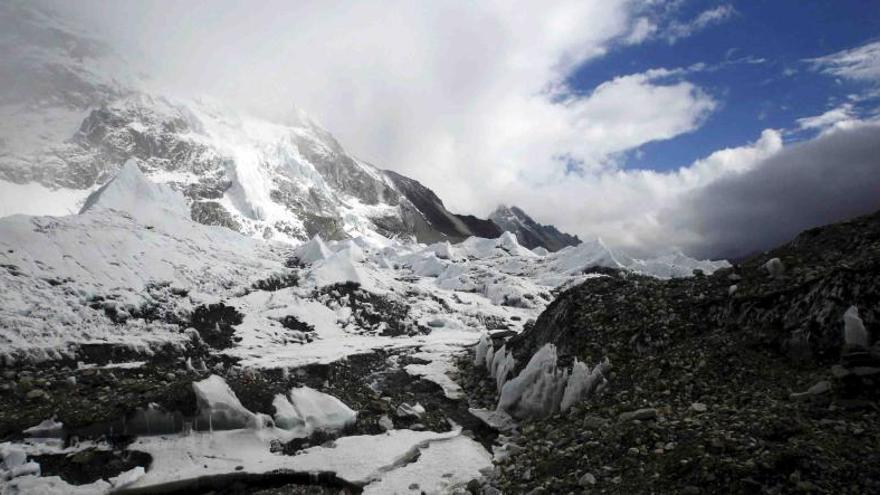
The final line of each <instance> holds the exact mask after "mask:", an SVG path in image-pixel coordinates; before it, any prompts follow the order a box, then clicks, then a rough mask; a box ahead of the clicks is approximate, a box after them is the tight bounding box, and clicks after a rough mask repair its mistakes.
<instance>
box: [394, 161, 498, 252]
mask: <svg viewBox="0 0 880 495" xmlns="http://www.w3.org/2000/svg"><path fill="white" fill-rule="evenodd" d="M384 173H385V175H386V176H387V177H388V178H389V179H390V180H391V182H392V183H393V184H394V186H395V187H396V188H397V189H398V190H399V191H400V192H401V193H402V194H403V195H404V196H405V197H406V199H408V200H409V202H410V203H411V204H412V205H413V206H414V208H413V209H410V210H409V211H408V213H409V215H408V217H409V218H406V220H408V221H409V223H410V224H411V225H413V227H415V228H416V232H415V234H416V237H417V238H418V239H419V240H420V241H422V242H434V241H438V240H443V239H444V238H445V239H448V240H452V241H459V240H462V239H465V238H467V237H471V236H476V237H486V238H495V237H498V236H500V235H501V233H502V232H503V231H502V230H500V229H499V228H498V226H497V225H495V224H494V223H493V222H492V221H490V220H482V219H479V218H476V217H474V216H471V215H456V214H454V213H451V212H450V211H449V210H447V209H446V207H445V206H444V205H443V200H441V199H440V198H439V197H437V195H436V194H434V191H432V190H430V189H428V188H427V187H425V186H424V185H422V184H421V183H420V182H419V181H417V180H414V179H410V178H409V177H405V176H403V175H400V174H398V173H396V172H392V171H390V170H385V172H384ZM418 217H421V218H418ZM431 230H435V231H437V233H439V234H441V235H440V236H437V235H436V233H434V232H431Z"/></svg>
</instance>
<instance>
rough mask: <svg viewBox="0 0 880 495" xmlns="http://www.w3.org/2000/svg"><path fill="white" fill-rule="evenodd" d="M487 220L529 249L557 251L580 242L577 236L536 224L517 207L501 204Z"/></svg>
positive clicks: (549, 226) (550, 226)
mask: <svg viewBox="0 0 880 495" xmlns="http://www.w3.org/2000/svg"><path fill="white" fill-rule="evenodd" d="M489 219H490V220H492V221H493V222H495V224H496V225H498V227H499V228H501V230H505V231H508V232H512V233H513V234H514V235H516V238H517V240H518V241H519V243H520V244H521V245H522V246H525V247H527V248H529V249H534V248H537V247H543V248H545V249H547V250H549V251H558V250H560V249H562V248H564V247H566V246H574V245H577V244H580V242H581V241H580V239H578V238H577V236H573V235H570V234H566V233H564V232H560V231H559V230H558V229H557V228H556V227H554V226H552V225H542V224H540V223H538V222H536V221H535V220H534V219H533V218H532V217H530V216H529V215H528V214H527V213H526V212H525V211H523V210H522V208H519V207H517V206H513V205H510V206H508V205H504V204H501V205H499V206H498V207H497V208H496V209H495V211H494V212H492V214H491V215H489Z"/></svg>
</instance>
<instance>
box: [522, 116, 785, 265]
mask: <svg viewBox="0 0 880 495" xmlns="http://www.w3.org/2000/svg"><path fill="white" fill-rule="evenodd" d="M781 149H783V144H782V136H781V134H780V133H779V132H778V131H774V130H766V131H764V132H763V133H762V134H761V136H760V138H759V139H758V140H757V141H755V142H754V143H750V144H747V145H744V146H740V147H735V148H728V149H723V150H719V151H716V152H714V153H712V154H710V155H709V156H707V157H705V158H703V159H700V160H697V161H695V162H694V163H692V164H690V165H689V166H687V167H683V168H681V169H679V170H677V171H670V172H657V171H652V170H637V169H628V170H620V169H606V170H599V171H590V172H587V173H584V174H581V175H580V176H577V177H567V178H565V179H564V180H559V181H557V182H554V183H548V184H545V185H543V186H542V187H539V188H532V189H528V190H527V189H520V190H518V191H517V192H518V193H519V194H520V195H521V196H522V202H521V204H522V205H523V206H524V208H525V209H526V211H529V212H533V213H534V216H535V217H536V219H538V220H539V221H546V220H547V219H554V221H556V222H557V224H558V225H559V226H561V227H562V228H563V229H566V230H569V231H573V232H577V233H579V234H580V235H582V236H584V237H588V238H589V237H592V236H596V237H601V238H602V239H603V240H604V241H606V242H607V243H608V244H610V245H613V246H616V247H618V248H623V249H625V250H627V251H629V252H630V253H632V254H634V255H641V256H648V255H652V254H655V253H657V252H663V251H668V250H672V249H674V248H682V249H685V250H686V251H688V252H692V253H700V254H705V253H709V251H708V250H703V249H702V247H703V244H702V241H701V236H700V233H699V232H698V231H695V230H693V229H691V228H690V227H689V226H688V225H686V224H680V223H679V222H677V221H673V220H674V219H675V215H665V216H664V215H662V214H661V213H662V212H669V211H677V210H679V209H680V208H681V206H680V205H681V201H682V198H684V197H685V196H686V195H688V194H690V193H691V192H693V191H698V190H700V189H702V188H705V187H706V186H708V185H709V184H711V183H712V182H714V181H716V180H718V179H720V178H722V177H725V176H728V175H733V174H742V173H745V172H747V171H749V170H751V169H752V168H754V167H756V166H758V164H760V163H762V161H763V160H765V159H766V158H768V157H770V156H773V155H774V154H775V153H778V152H779V151H780V150H781ZM709 254H711V253H709Z"/></svg>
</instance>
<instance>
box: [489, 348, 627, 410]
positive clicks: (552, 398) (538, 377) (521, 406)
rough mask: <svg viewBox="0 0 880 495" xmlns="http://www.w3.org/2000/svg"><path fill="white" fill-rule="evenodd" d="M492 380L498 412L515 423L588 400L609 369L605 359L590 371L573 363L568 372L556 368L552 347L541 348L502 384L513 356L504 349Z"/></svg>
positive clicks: (603, 380)
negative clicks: (496, 390) (495, 390)
mask: <svg viewBox="0 0 880 495" xmlns="http://www.w3.org/2000/svg"><path fill="white" fill-rule="evenodd" d="M498 355H499V356H504V357H501V358H499V359H498V361H499V362H498V364H497V365H496V371H495V373H496V375H495V376H496V379H497V380H498V381H497V384H498V386H499V389H500V393H499V397H498V407H497V409H498V411H503V412H505V413H507V414H509V415H510V416H512V417H514V418H517V419H525V418H541V417H546V416H550V415H552V414H554V413H556V412H559V411H566V410H568V409H569V408H570V407H571V406H572V405H573V404H575V403H577V402H579V401H581V400H584V399H586V398H588V397H589V396H590V395H591V394H593V393H595V392H596V391H597V390H601V388H602V387H603V386H604V385H605V383H606V379H605V375H606V374H607V373H608V370H609V369H610V366H611V364H610V362H609V361H608V360H607V359H606V360H605V361H603V362H601V363H599V364H598V365H596V367H594V368H593V369H592V370H590V369H589V367H588V366H587V365H586V364H584V363H582V362H580V361H577V360H575V362H574V365H573V367H572V369H571V370H568V369H559V368H558V366H557V355H556V346H554V345H553V344H545V345H544V346H543V347H541V348H540V349H539V350H538V351H537V352H536V353H535V354H534V355H532V357H531V359H529V362H528V364H526V367H525V368H524V369H523V370H522V371H520V373H519V375H517V376H516V377H515V378H513V379H511V380H509V381H506V382H504V381H503V378H504V377H505V376H506V374H507V373H509V372H512V371H513V367H514V364H513V355H512V354H508V353H507V352H506V351H505V350H504V348H502V349H501V350H500V351H499V352H498Z"/></svg>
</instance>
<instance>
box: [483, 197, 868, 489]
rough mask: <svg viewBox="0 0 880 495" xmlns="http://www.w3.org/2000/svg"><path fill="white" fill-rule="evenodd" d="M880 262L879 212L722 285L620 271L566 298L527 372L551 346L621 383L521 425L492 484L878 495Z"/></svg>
mask: <svg viewBox="0 0 880 495" xmlns="http://www.w3.org/2000/svg"><path fill="white" fill-rule="evenodd" d="M878 254H880V213H875V214H873V215H870V216H866V217H862V218H857V219H854V220H852V221H848V222H844V223H840V224H836V225H830V226H826V227H822V228H817V229H813V230H809V231H806V232H803V233H802V234H800V235H799V236H798V237H797V238H795V239H794V240H792V241H791V242H789V243H788V244H786V245H784V246H781V247H779V248H777V249H775V250H773V251H771V252H768V253H765V254H761V255H759V256H756V257H753V258H751V259H749V260H747V261H745V262H743V263H742V264H739V265H736V266H734V267H732V268H729V269H722V270H719V271H717V272H715V273H714V274H712V275H710V276H697V277H694V278H690V279H674V280H658V279H654V278H649V277H643V276H639V275H633V274H627V273H623V272H610V273H609V275H608V276H604V277H598V278H592V279H588V280H586V281H585V282H584V283H582V284H581V285H579V286H577V287H575V288H572V289H570V290H568V291H566V292H564V293H562V294H561V295H560V296H559V297H558V298H557V299H556V300H555V301H554V302H553V303H551V304H550V305H549V306H548V307H547V309H546V310H545V311H544V312H543V313H542V314H541V316H540V317H539V318H538V319H537V321H536V322H535V323H534V325H533V326H531V327H530V328H527V329H526V330H525V331H524V332H523V333H522V334H520V335H518V336H515V337H513V338H512V339H511V340H510V341H509V342H508V343H507V347H508V349H511V348H512V349H513V352H514V354H515V355H516V357H517V360H516V362H517V364H518V368H521V367H522V366H523V364H524V363H525V362H526V361H527V360H528V359H529V356H531V355H532V354H534V353H535V352H536V351H537V350H538V349H539V348H541V347H542V346H544V345H545V344H547V343H552V344H555V345H556V346H557V348H558V351H559V354H560V361H561V362H563V363H564V362H571V360H572V359H573V358H577V359H579V360H581V361H584V362H586V363H588V364H595V363H597V362H599V361H600V360H602V359H605V358H608V359H609V360H610V363H611V366H612V367H613V371H612V372H611V374H610V376H609V383H608V386H607V388H606V389H605V390H604V393H602V394H599V395H596V396H593V397H592V398H591V399H590V400H588V401H587V402H584V403H582V404H578V405H576V406H574V407H573V408H572V409H571V410H569V411H568V412H566V413H564V414H556V415H554V416H552V417H549V418H545V419H540V420H535V421H533V422H531V423H526V424H524V425H522V428H521V431H520V432H519V433H518V434H517V435H515V438H514V440H513V446H512V447H510V448H509V450H510V451H511V452H512V454H511V456H510V457H509V458H508V459H507V460H505V461H502V462H501V463H500V465H499V466H498V469H496V477H495V480H494V484H495V485H496V486H497V487H499V488H501V489H502V490H503V491H505V492H507V491H511V490H513V491H516V492H529V491H530V490H532V489H534V488H543V491H542V492H543V493H565V492H569V491H577V490H581V489H583V488H588V489H589V491H590V492H591V493H594V492H595V493H649V492H651V493H693V494H697V493H722V492H724V493H876V492H878V490H880V469H878V467H877V466H878V461H880V449H878V445H880V433H878V432H880V428H878V426H880V413H878V397H880V396H878V387H877V385H878V381H877V380H878V379H880V344H878V343H877V337H880V320H878V317H880V314H878V308H880V304H878V303H880V285H878V281H880V257H878ZM852 307H855V308H857V312H858V317H855V318H854V311H856V310H851V309H850V308H852ZM848 310H849V313H848V316H847V319H848V320H849V323H847V324H845V323H844V321H845V317H844V314H845V313H847V312H848ZM859 320H860V321H859ZM862 325H863V327H864V328H865V329H866V330H867V340H864V341H862V342H861V343H859V341H860V340H861V339H862V337H863V335H860V334H861V332H860V329H861V326H862ZM845 328H846V333H847V334H849V337H848V338H847V339H846V341H845V337H844V335H845ZM476 376H477V378H476V379H475V380H476V381H475V382H473V383H474V385H473V386H475V387H478V388H479V387H484V392H483V393H485V394H487V395H488V396H490V397H491V396H493V395H494V381H493V384H491V385H489V384H488V382H487V381H486V380H485V378H483V377H482V373H481V372H477V373H476Z"/></svg>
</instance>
